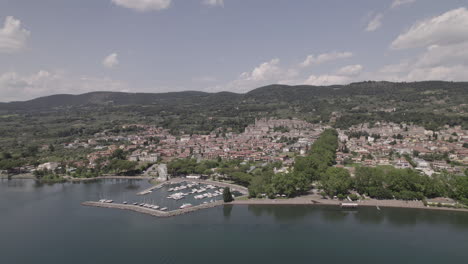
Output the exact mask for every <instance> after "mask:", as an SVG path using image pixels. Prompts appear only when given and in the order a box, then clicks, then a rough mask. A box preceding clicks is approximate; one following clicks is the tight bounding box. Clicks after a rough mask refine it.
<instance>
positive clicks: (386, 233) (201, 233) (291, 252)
mask: <svg viewBox="0 0 468 264" xmlns="http://www.w3.org/2000/svg"><path fill="white" fill-rule="evenodd" d="M148 186H149V184H148V183H147V182H146V181H129V180H105V181H99V182H95V183H76V184H71V183H66V184H56V185H51V186H50V185H38V184H36V183H35V182H34V181H32V180H11V181H8V180H0V263H2V264H10V263H12V264H16V263H18V264H19V263H48V264H55V263H61V264H62V263H69V264H75V263H112V264H116V263H129V264H130V263H236V264H238V263H282V264H284V263H392V264H395V263H424V264H427V263H468V213H462V212H448V211H430V210H415V209H389V208H382V210H381V211H378V210H376V209H375V208H359V209H358V210H355V211H342V210H341V209H339V208H337V207H313V206H224V207H216V208H212V209H207V210H201V211H197V212H195V213H191V214H186V215H181V216H177V217H173V218H155V217H151V216H148V215H143V214H138V213H135V212H129V211H121V210H114V209H104V208H94V207H84V206H81V205H80V203H81V202H82V201H85V200H96V199H98V198H99V197H100V196H101V195H102V194H106V195H112V196H113V197H122V199H124V198H125V199H129V198H130V197H131V195H134V194H135V193H136V192H137V191H138V190H141V189H143V188H146V187H148ZM118 199H120V198H118Z"/></svg>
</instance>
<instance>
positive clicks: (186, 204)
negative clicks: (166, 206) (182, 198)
mask: <svg viewBox="0 0 468 264" xmlns="http://www.w3.org/2000/svg"><path fill="white" fill-rule="evenodd" d="M189 207H192V204H189V203H184V204H183V205H181V206H180V207H179V208H180V209H185V208H189Z"/></svg>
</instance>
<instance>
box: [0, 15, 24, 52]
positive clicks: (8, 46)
mask: <svg viewBox="0 0 468 264" xmlns="http://www.w3.org/2000/svg"><path fill="white" fill-rule="evenodd" d="M30 35H31V32H29V31H28V30H26V29H24V28H22V27H21V21H20V20H18V19H15V18H14V17H12V16H8V17H7V18H6V19H5V23H4V24H3V28H0V53H14V52H18V51H21V50H23V49H24V48H25V47H26V41H27V40H28V38H29V36H30Z"/></svg>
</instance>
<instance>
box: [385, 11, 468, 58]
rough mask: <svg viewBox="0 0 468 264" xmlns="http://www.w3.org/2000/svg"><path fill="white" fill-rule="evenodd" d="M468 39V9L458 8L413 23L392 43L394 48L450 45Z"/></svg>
mask: <svg viewBox="0 0 468 264" xmlns="http://www.w3.org/2000/svg"><path fill="white" fill-rule="evenodd" d="M465 41H468V10H467V9H466V8H458V9H454V10H451V11H448V12H446V13H444V14H442V15H440V16H436V17H433V18H430V19H426V20H424V21H421V22H419V23H416V24H415V25H413V26H412V27H411V28H410V29H409V30H408V31H406V32H405V33H403V34H401V35H399V36H398V37H397V38H396V39H395V40H394V41H393V42H392V44H391V48H393V49H407V48H418V47H428V46H430V45H450V44H456V43H460V42H465Z"/></svg>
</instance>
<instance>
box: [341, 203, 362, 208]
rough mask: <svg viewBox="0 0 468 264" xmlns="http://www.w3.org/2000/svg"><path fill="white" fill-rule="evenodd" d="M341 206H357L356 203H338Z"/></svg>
mask: <svg viewBox="0 0 468 264" xmlns="http://www.w3.org/2000/svg"><path fill="white" fill-rule="evenodd" d="M340 206H341V208H358V206H359V205H358V204H357V203H340Z"/></svg>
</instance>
